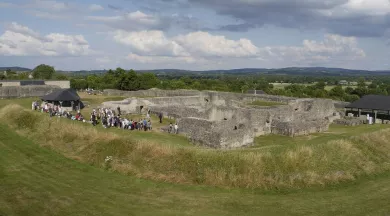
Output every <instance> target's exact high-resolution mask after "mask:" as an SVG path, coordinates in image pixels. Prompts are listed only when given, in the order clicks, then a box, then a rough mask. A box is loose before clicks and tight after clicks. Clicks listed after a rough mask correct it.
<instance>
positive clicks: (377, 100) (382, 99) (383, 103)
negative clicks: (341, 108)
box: [346, 95, 390, 111]
mask: <svg viewBox="0 0 390 216" xmlns="http://www.w3.org/2000/svg"><path fill="white" fill-rule="evenodd" d="M346 108H355V109H372V110H386V111H387V110H390V96H383V95H366V96H363V97H362V98H361V99H360V100H357V101H355V102H353V103H351V104H349V105H347V106H346Z"/></svg>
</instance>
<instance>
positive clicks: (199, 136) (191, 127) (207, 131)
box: [177, 117, 221, 148]
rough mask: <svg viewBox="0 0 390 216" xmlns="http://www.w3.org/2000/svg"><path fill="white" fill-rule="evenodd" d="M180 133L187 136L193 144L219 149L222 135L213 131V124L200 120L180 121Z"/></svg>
mask: <svg viewBox="0 0 390 216" xmlns="http://www.w3.org/2000/svg"><path fill="white" fill-rule="evenodd" d="M177 124H178V126H179V133H181V134H185V135H186V136H187V137H188V138H189V140H190V141H191V142H192V143H195V144H198V145H202V146H208V147H212V148H219V147H220V143H221V135H220V134H219V133H215V132H214V131H213V127H214V126H213V122H212V121H209V120H206V119H200V118H194V117H189V118H181V119H178V121H177Z"/></svg>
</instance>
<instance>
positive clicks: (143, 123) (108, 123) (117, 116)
mask: <svg viewBox="0 0 390 216" xmlns="http://www.w3.org/2000/svg"><path fill="white" fill-rule="evenodd" d="M31 108H32V110H38V111H40V112H44V113H48V114H49V116H50V117H53V116H58V117H64V118H68V119H71V120H75V121H82V122H88V123H91V124H92V125H93V126H96V125H98V124H99V122H100V123H101V124H102V126H103V127H104V128H120V129H124V130H139V131H140V130H144V131H151V130H152V121H151V118H150V112H149V111H148V112H147V114H146V117H145V118H143V119H138V120H133V119H128V118H126V117H122V116H121V110H120V107H119V106H118V107H117V109H116V110H114V109H111V108H98V109H93V110H92V112H91V115H90V119H89V120H87V119H86V118H85V117H84V116H83V115H82V114H81V112H80V110H77V113H76V115H73V114H72V113H71V112H69V111H67V110H65V109H64V108H63V107H62V106H61V105H53V104H49V103H42V104H41V105H39V103H38V101H33V102H32V105H31ZM158 117H159V119H160V123H162V113H159V114H158ZM168 133H175V134H177V133H178V125H177V124H175V125H173V124H172V123H170V124H169V128H168Z"/></svg>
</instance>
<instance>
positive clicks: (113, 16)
mask: <svg viewBox="0 0 390 216" xmlns="http://www.w3.org/2000/svg"><path fill="white" fill-rule="evenodd" d="M389 54H390V0H142V1H140V0H67V1H65V0H62V1H61V0H8V1H1V0H0V66H4V67H10V66H21V67H28V68H34V67H35V66H37V65H39V64H49V65H52V66H54V67H55V68H56V69H57V70H97V69H110V68H117V67H122V68H125V69H135V70H137V69H143V70H145V69H167V68H170V69H173V68H174V69H186V70H212V69H234V68H282V67H313V66H321V67H341V68H350V69H366V70H390V61H389V60H390V57H389V56H390V55H389Z"/></svg>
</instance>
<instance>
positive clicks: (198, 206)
mask: <svg viewBox="0 0 390 216" xmlns="http://www.w3.org/2000/svg"><path fill="white" fill-rule="evenodd" d="M84 97H85V96H84ZM90 97H91V98H90V101H93V102H91V104H93V105H96V104H99V103H101V102H102V101H104V100H121V99H122V98H112V97H111V98H106V97H103V96H98V97H93V96H90ZM31 101H32V99H15V100H0V215H1V216H4V215H6V216H10V215H388V214H390V205H388V202H389V200H390V184H389V183H390V140H389V139H388V137H389V136H390V128H389V126H387V125H379V124H378V125H374V126H367V125H363V126H359V127H346V126H331V128H330V130H329V131H328V132H327V133H320V134H312V135H310V136H302V137H295V138H290V137H284V136H276V135H270V136H262V137H258V138H257V139H256V142H255V145H254V146H253V147H251V148H247V149H238V150H234V151H217V150H211V149H203V148H200V147H195V146H193V145H192V144H190V143H189V142H188V141H187V139H186V138H185V137H182V136H178V135H173V134H164V133H160V132H158V131H153V132H138V131H132V132H129V131H123V130H118V129H110V130H105V129H103V128H102V127H95V128H94V127H92V126H91V125H88V124H83V123H80V122H74V121H70V120H67V119H58V118H49V117H48V116H47V115H45V114H41V113H38V112H32V111H29V110H25V109H24V108H22V107H25V108H28V109H30V107H31ZM12 104H18V105H12ZM20 106H22V107H20ZM108 155H112V156H113V158H114V160H113V162H112V164H111V165H109V166H108V169H107V166H106V165H105V164H104V158H105V157H106V156H108ZM147 179H148V180H147ZM168 182H169V183H168Z"/></svg>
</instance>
